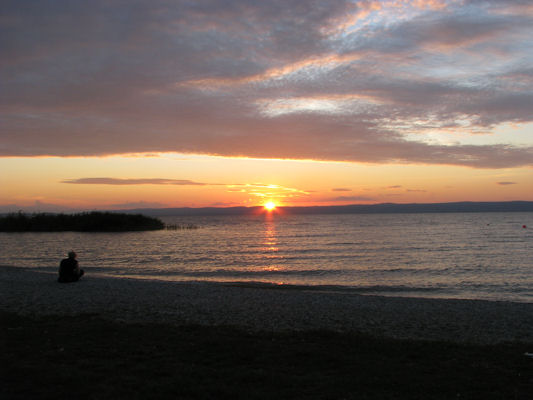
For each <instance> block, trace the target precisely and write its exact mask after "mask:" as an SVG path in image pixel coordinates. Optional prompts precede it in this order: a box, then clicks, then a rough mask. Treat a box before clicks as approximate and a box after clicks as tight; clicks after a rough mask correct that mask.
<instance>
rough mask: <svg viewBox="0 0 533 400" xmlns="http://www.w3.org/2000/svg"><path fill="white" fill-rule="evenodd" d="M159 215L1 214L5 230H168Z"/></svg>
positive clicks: (1, 223) (106, 213)
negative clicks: (154, 216) (158, 217)
mask: <svg viewBox="0 0 533 400" xmlns="http://www.w3.org/2000/svg"><path fill="white" fill-rule="evenodd" d="M164 228H165V224H164V223H163V222H162V221H160V220H159V219H157V218H152V217H147V216H145V215H141V214H122V213H111V212H96V211H94V212H87V213H79V214H47V213H37V214H29V215H28V214H24V213H22V212H19V213H14V214H8V215H6V216H2V217H0V231H1V232H62V231H77V232H126V231H150V230H158V229H164Z"/></svg>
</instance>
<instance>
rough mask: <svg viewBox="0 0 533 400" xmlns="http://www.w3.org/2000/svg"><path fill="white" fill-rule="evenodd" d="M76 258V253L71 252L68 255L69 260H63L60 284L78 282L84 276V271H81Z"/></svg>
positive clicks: (60, 266) (60, 269)
mask: <svg viewBox="0 0 533 400" xmlns="http://www.w3.org/2000/svg"><path fill="white" fill-rule="evenodd" d="M76 257H77V255H76V253H74V252H73V251H70V252H69V253H68V258H64V259H63V260H61V263H60V264H59V278H58V279H57V281H58V282H76V281H77V280H79V279H80V278H81V277H82V276H83V274H84V271H83V270H82V269H80V267H79V265H78V260H76Z"/></svg>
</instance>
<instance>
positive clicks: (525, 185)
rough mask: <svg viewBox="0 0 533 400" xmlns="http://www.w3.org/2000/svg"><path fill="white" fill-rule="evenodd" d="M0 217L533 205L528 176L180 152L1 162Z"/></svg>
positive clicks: (524, 171) (512, 171) (525, 171)
mask: <svg viewBox="0 0 533 400" xmlns="http://www.w3.org/2000/svg"><path fill="white" fill-rule="evenodd" d="M0 169H1V170H2V171H9V173H3V174H2V175H1V176H0V186H1V187H2V192H1V194H0V207H2V208H0V210H3V211H16V210H18V209H20V208H22V209H28V210H41V211H47V210H52V211H53V210H61V209H70V208H72V209H84V210H86V209H123V208H142V207H205V206H221V207H224V206H237V205H246V206H255V205H262V204H264V203H265V202H267V201H274V202H275V203H276V204H278V205H332V204H339V205H340V204H372V203H383V202H394V203H409V202H419V203H427V202H449V201H465V200H468V201H506V200H533V190H532V188H533V173H532V170H531V168H509V169H474V168H468V167H450V166H429V165H401V164H389V165H377V164H362V163H346V162H318V161H293V160H265V159H246V158H226V157H213V156H195V155H184V154H177V153H166V154H157V155H156V154H150V155H140V154H137V155H129V156H112V157H87V158H61V157H39V158H3V159H0Z"/></svg>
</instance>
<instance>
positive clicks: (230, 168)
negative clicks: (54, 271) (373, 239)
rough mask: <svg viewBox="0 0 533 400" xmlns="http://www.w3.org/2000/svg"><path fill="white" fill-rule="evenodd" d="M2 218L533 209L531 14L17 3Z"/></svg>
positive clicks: (457, 1) (476, 5) (337, 6)
mask: <svg viewBox="0 0 533 400" xmlns="http://www.w3.org/2000/svg"><path fill="white" fill-rule="evenodd" d="M0 7H1V8H0V49H1V50H0V51H1V55H2V56H1V57H0V212H5V211H17V210H19V209H21V210H28V211H61V210H64V211H68V210H90V209H124V208H144V207H205V206H217V207H226V206H255V205H261V204H264V203H265V202H267V201H274V202H275V203H277V204H278V205H293V206H294V205H296V206H298V205H302V206H305V205H341V204H374V203H389V202H392V203H413V202H417V203H428V202H451V201H507V200H533V41H532V40H531V38H532V37H533V2H532V1H521V0H506V1H490V0H489V1H480V0H449V1H446V0H413V1H406V0H383V1H372V0H368V1H341V0H338V1H337V0H329V1H318V0H307V1H303V0H272V1H267V0H264V1H251V0H195V1H192V0H187V1H180V0H176V1H170V0H150V1H135V0H128V1H121V0H113V1H110V0H91V1H76V0H53V1H52V0H39V1H32V0H27V1H20V0H15V1H9V0H2V1H1V2H0Z"/></svg>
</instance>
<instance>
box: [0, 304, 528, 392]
mask: <svg viewBox="0 0 533 400" xmlns="http://www.w3.org/2000/svg"><path fill="white" fill-rule="evenodd" d="M0 316H1V327H2V328H1V329H2V330H1V332H2V333H1V335H2V336H1V341H0V343H1V345H2V349H1V365H2V367H1V368H2V373H1V382H0V387H1V388H0V397H1V398H3V399H18V398H20V399H24V398H32V399H62V398H65V399H66V398H77V399H117V398H128V399H149V398H186V399H188V398H190V399H280V398H306V399H342V398H346V399H402V398H403V399H452V398H453V399H457V398H460V399H526V398H527V399H529V398H530V397H529V396H530V395H531V393H532V392H533V360H532V359H529V358H527V357H525V356H524V352H526V351H531V350H532V349H531V347H530V346H529V347H528V346H527V345H525V344H519V343H518V344H517V343H513V344H507V345H496V346H471V345H469V346H465V345H457V344H450V343H441V342H437V343H435V342H423V341H403V340H389V339H380V338H373V337H368V336H362V335H356V334H340V333H333V332H287V333H253V334H252V333H248V332H245V331H243V330H240V329H236V328H231V327H199V326H185V327H180V326H172V325H163V324H122V323H118V322H110V321H107V320H103V319H101V318H99V317H98V316H95V315H80V316H76V317H35V318H29V317H21V316H18V315H15V314H11V313H0Z"/></svg>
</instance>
